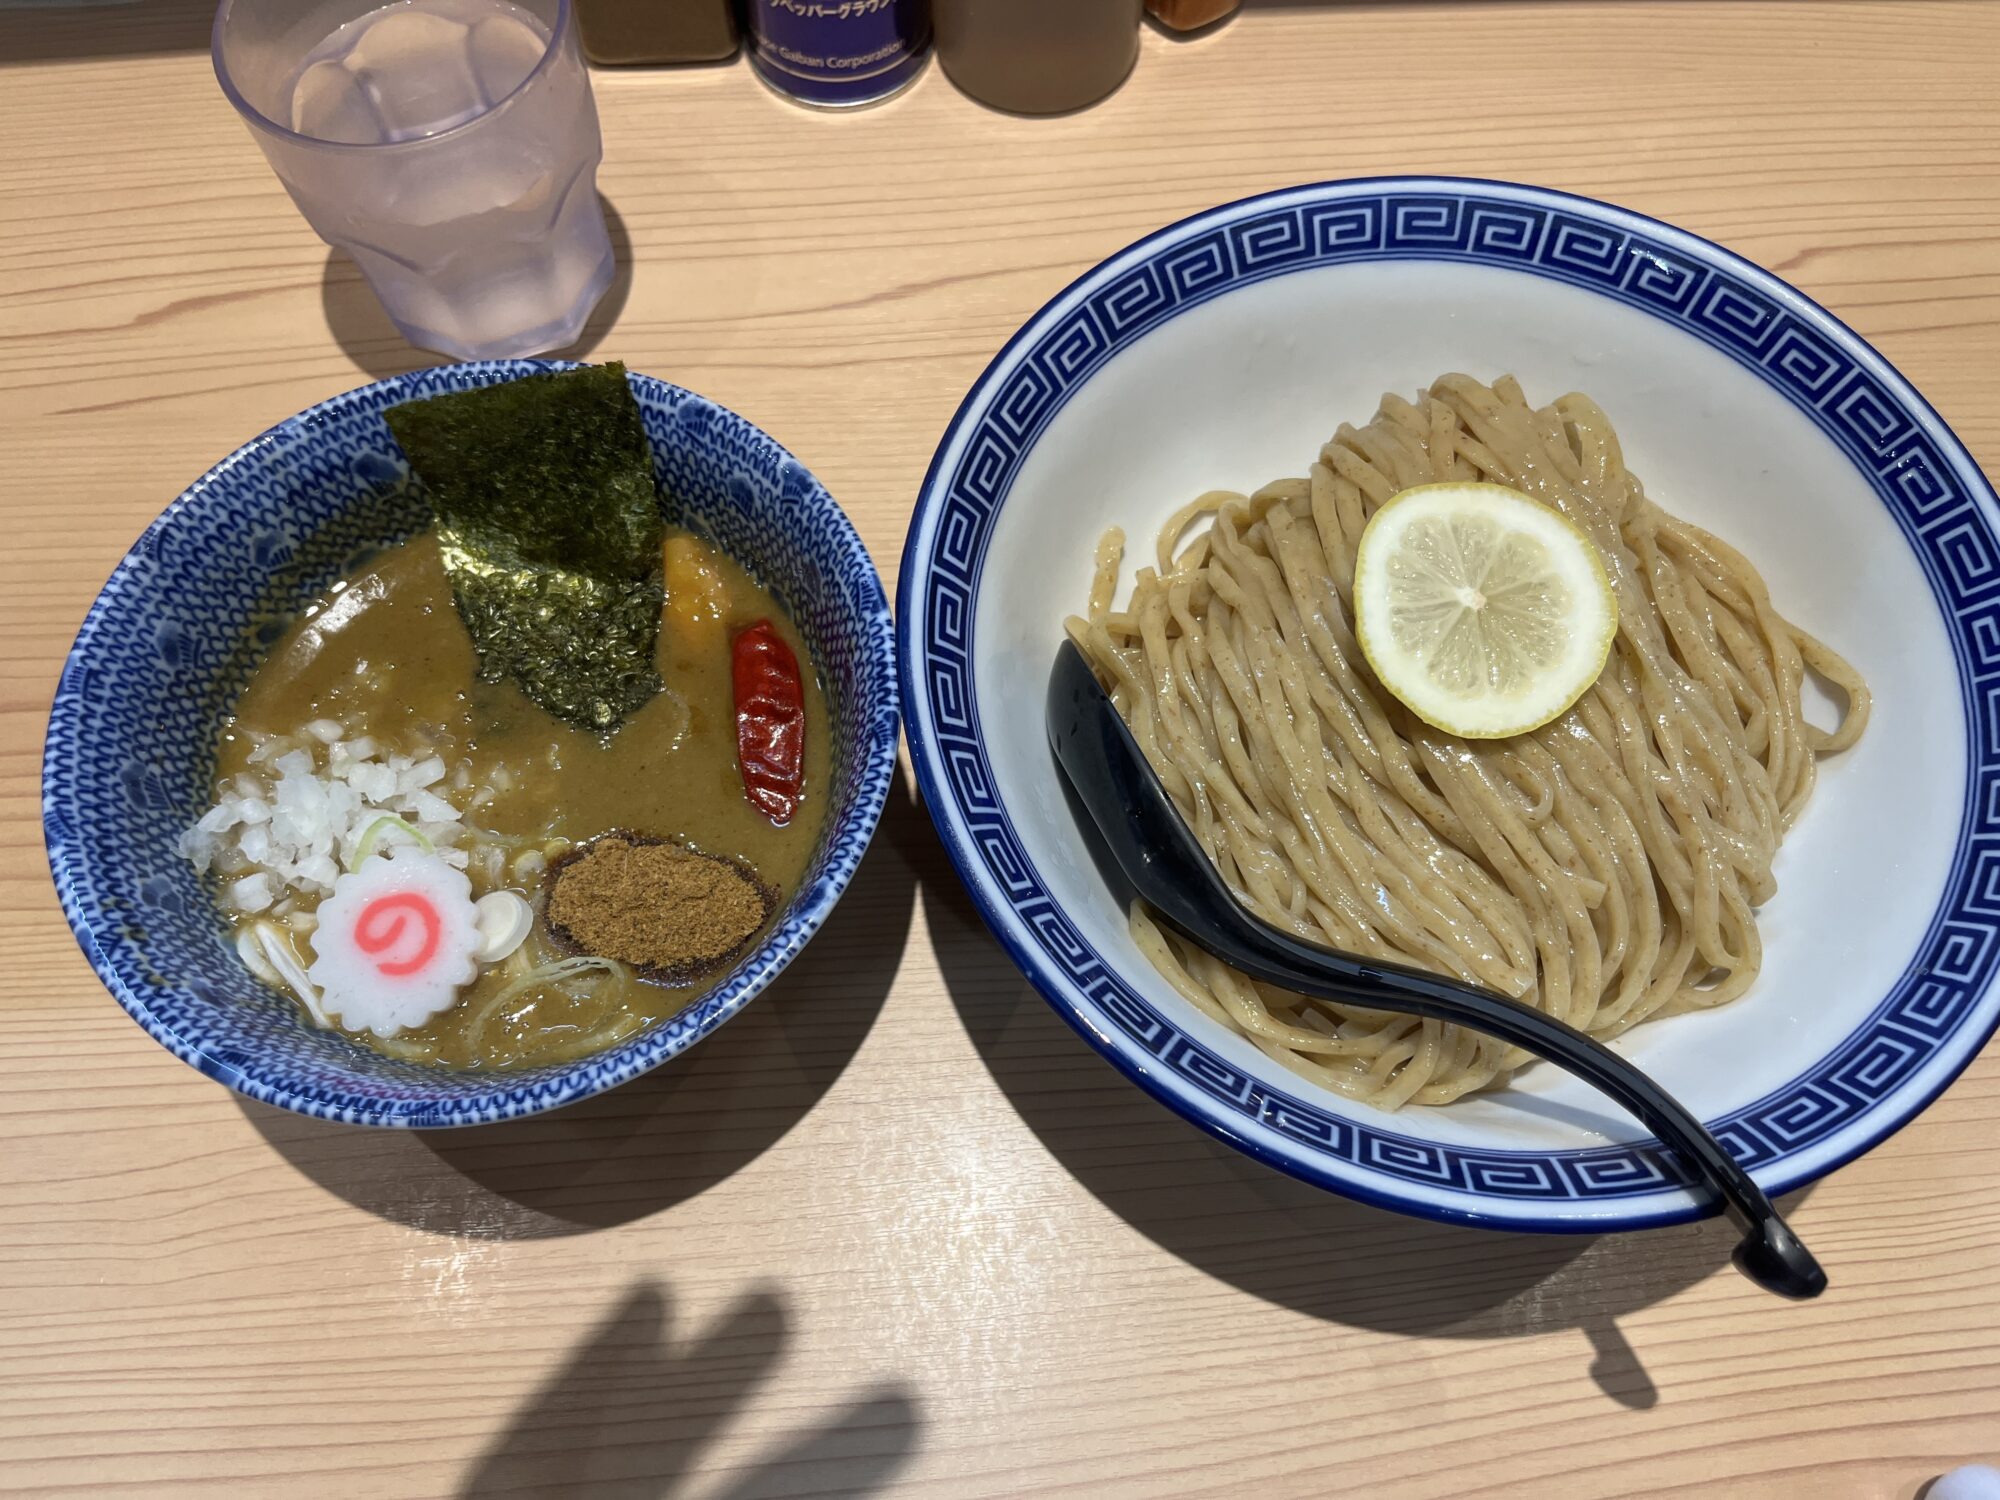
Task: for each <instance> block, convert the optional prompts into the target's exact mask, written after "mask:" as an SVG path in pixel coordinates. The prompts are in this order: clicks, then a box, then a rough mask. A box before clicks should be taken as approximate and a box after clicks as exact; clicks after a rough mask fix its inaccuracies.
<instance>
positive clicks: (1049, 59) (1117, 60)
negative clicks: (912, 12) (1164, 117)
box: [933, 0, 1144, 115]
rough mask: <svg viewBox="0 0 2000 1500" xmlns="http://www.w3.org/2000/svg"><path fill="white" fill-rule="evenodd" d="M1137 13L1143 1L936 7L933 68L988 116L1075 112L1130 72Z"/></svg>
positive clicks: (954, 0)
mask: <svg viewBox="0 0 2000 1500" xmlns="http://www.w3.org/2000/svg"><path fill="white" fill-rule="evenodd" d="M1143 8H1144V0H935V3H934V5H933V11H934V19H935V24H936V27H937V49H938V61H939V62H940V63H942V64H943V65H944V70H945V72H946V73H948V74H949V75H950V76H951V81H952V82H953V83H955V84H957V85H958V86H959V88H960V89H962V90H964V91H965V92H966V93H968V94H970V95H971V96H972V97H973V98H975V99H977V100H979V101H980V102H981V103H982V104H990V105H992V106H993V107H994V108H995V109H1008V110H1013V111H1014V112H1016V113H1017V114H1024V115H1054V114H1061V113H1062V112H1063V111H1064V110H1070V109H1081V108H1083V106H1084V105H1086V104H1094V103H1096V102H1097V101H1098V100H1099V99H1102V98H1103V97H1104V96H1105V95H1106V94H1108V93H1110V92H1111V91H1112V90H1113V89H1115V88H1117V87H1118V85H1119V84H1121V83H1123V82H1124V81H1125V75H1126V74H1127V73H1130V72H1131V71H1132V64H1133V63H1135V62H1136V61H1138V58H1139V19H1140V15H1141V13H1142V11H1143Z"/></svg>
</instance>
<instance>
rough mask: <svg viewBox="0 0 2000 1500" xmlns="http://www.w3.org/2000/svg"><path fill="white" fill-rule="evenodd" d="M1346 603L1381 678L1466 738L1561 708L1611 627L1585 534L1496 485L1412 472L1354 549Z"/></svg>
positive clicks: (1607, 600)
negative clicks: (1429, 478) (1350, 600)
mask: <svg viewBox="0 0 2000 1500" xmlns="http://www.w3.org/2000/svg"><path fill="white" fill-rule="evenodd" d="M1354 614H1355V633H1356V634H1357V635H1358V636H1359V637H1360V639H1361V650H1362V654H1363V655H1365V656H1366V657H1367V658H1368V665H1369V666H1371V667H1373V668H1374V669H1375V675H1376V677H1377V678H1378V679H1380V681H1381V683H1382V686H1384V687H1385V688H1387V689H1388V690H1389V691H1390V692H1392V693H1394V694H1395V695H1396V696H1397V697H1398V698H1400V699H1401V700H1402V701H1403V702H1404V703H1405V704H1407V705H1408V706H1409V708H1410V710H1411V712H1413V713H1415V714H1416V715H1417V717H1418V718H1420V719H1422V720H1423V721H1424V722H1425V723H1427V724H1433V725H1435V726H1436V727H1437V728H1439V729H1442V730H1445V731H1446V732H1447V733H1450V734H1456V735H1460V736H1462V737H1464V738H1466V739H1480V740H1493V739H1502V738H1504V737H1506V736H1507V735H1511V734H1525V733H1526V732H1527V731H1528V730H1530V729H1539V728H1540V727H1541V726H1542V725H1544V724H1546V723H1548V722H1549V720H1551V719H1553V718H1555V717H1557V716H1558V715H1559V714H1561V713H1562V712H1563V710H1565V709H1566V708H1568V707H1569V706H1570V705H1571V704H1572V703H1574V702H1576V700H1577V699H1578V698H1580V697H1582V696H1583V693H1584V690H1585V689H1586V688H1588V687H1589V686H1590V685H1591V684H1592V683H1593V682H1595V681H1596V680H1597V674H1598V673H1599V672H1601V671H1603V670H1604V662H1605V658H1606V657H1607V656H1609V655H1610V653H1611V641H1612V638H1613V637H1614V636H1615V635H1616V634H1617V633H1618V603H1617V600H1616V599H1615V598H1614V597H1613V596H1612V593H1611V580H1610V579H1609V578H1607V577H1606V576H1605V573H1604V560H1603V559H1602V558H1600V557H1599V556H1598V555H1597V548H1596V547H1595V546H1593V545H1592V544H1591V541H1590V539H1589V538H1588V537H1586V536H1585V535H1584V534H1583V533H1582V532H1580V531H1578V530H1577V529H1576V528H1575V527H1574V526H1572V525H1570V523H1569V522H1568V521H1566V520H1564V519H1563V518H1562V517H1561V516H1559V515H1557V514H1556V513H1555V512H1554V511H1552V510H1550V509H1549V508H1548V507H1547V506H1544V505H1538V504H1536V503H1535V502H1534V501H1533V500H1530V499H1529V498H1528V497H1527V496H1526V495H1523V494H1521V493H1520V492H1519V491H1518V490H1510V489H1508V488H1507V487H1506V486H1505V485H1499V484H1462V483H1447V484H1423V485H1418V486H1417V487H1416V488H1415V489H1409V490H1404V491H1403V492H1402V493H1401V494H1400V495H1396V496H1394V497H1393V498H1391V499H1390V500H1389V502H1388V503H1387V504H1385V505H1384V506H1383V507H1382V508H1381V509H1380V510H1378V511H1376V512H1375V515H1374V517H1373V518H1372V519H1371V520H1370V521H1369V522H1368V525H1367V526H1366V527H1365V528H1364V529H1363V530H1362V533H1361V546H1360V549H1359V551H1358V552H1357V554H1356V556H1355V559H1354Z"/></svg>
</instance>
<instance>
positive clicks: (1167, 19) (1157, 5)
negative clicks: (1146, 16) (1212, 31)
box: [1146, 0, 1239, 31]
mask: <svg viewBox="0 0 2000 1500" xmlns="http://www.w3.org/2000/svg"><path fill="white" fill-rule="evenodd" d="M1238 3H1239V0H1146V9H1147V10H1149V11H1151V12H1152V13H1153V19H1154V20H1155V21H1158V22H1159V23H1160V24H1161V25H1162V26H1164V27H1166V28H1167V29H1168V30H1169V31H1199V30H1201V28H1202V27H1204V26H1213V25H1214V24H1215V23H1216V22H1217V21H1220V20H1221V19H1222V18H1223V17H1224V16H1226V15H1230V14H1232V13H1233V12H1234V11H1235V9H1236V7H1237V5H1238Z"/></svg>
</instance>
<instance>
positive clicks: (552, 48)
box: [217, 0, 613, 359]
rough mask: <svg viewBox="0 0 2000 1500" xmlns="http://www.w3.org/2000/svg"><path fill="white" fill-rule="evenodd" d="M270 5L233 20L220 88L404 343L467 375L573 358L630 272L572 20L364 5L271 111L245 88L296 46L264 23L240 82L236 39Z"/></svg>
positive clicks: (529, 12)
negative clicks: (559, 30)
mask: <svg viewBox="0 0 2000 1500" xmlns="http://www.w3.org/2000/svg"><path fill="white" fill-rule="evenodd" d="M257 3H258V0H231V3H230V4H229V5H228V6H227V7H226V8H225V11H224V25H223V27H222V28H220V30H221V31H222V33H223V35H222V43H221V49H220V51H219V54H218V69H217V71H218V73H219V74H220V75H221V76H222V77H223V81H224V85H225V87H226V88H231V91H232V92H233V93H236V92H240V94H241V96H242V97H240V98H239V99H238V101H237V102H238V107H239V108H242V109H243V110H244V113H245V116H246V118H248V119H249V120H250V122H251V124H252V126H253V127H258V129H257V134H258V139H259V143H260V144H261V145H262V146H263V148H264V151H265V154H266V155H267V156H269V157H270V158H271V162H272V165H273V166H275V167H276V168H277V169H278V173H279V175H280V176H281V177H282V178H283V179H284V181H285V185H286V187H287V188H289V189H290V191H291V194H292V197H293V199H294V200H295V201H296V202H297V203H298V205H299V207H300V209H301V210H302V211H303V212H304V213H305V215H306V218H307V219H308V220H310V221H311V223H312V225H313V227H314V228H315V229H317V230H318V231H319V233H320V237H321V238H322V239H325V240H326V241H327V242H328V243H330V244H333V245H337V246H339V247H340V248H341V249H343V250H345V251H346V252H347V253H348V254H349V255H351V256H352V257H353V258H354V261H355V263H356V264H357V265H359V266H360V268H361V270H362V273H363V274H364V275H365V276H366V277H367V278H368V283H369V285H370V286H371V287H372V288H373V289H374V291H375V294H376V296H377V297H379V298H380V299H381V301H382V304H383V306H384V307H385V308H386V309H387V310H388V312H389V315H390V317H391V318H392V319H394V321H395V322H396V325H397V326H398V327H399V328H400V329H401V330H402V331H403V333H404V335H405V336H406V337H407V338H408V339H409V340H410V341H411V342H412V343H415V344H420V345H422V346H423V347H425V348H429V349H437V350H440V351H442V352H444V353H447V354H453V355H456V356H458V357H459V358H462V359H473V358H498V357H503V356H510V355H519V354H533V353H539V352H542V351H544V350H548V349H553V348H559V347H561V346H562V345H564V344H567V343H570V342H573V341H574V340H575V339H576V338H577V337H578V336H579V335H580V334H581V333H582V329H583V323H584V320H585V319H586V318H587V317H588V316H589V313H590V310H591V308H592V307H593V306H595V304H596V303H597V301H598V299H599V298H600V297H602V296H603V294H604V291H605V289H606V287H608V286H609V284H610V281H611V275H612V270H613V264H612V253H611V244H610V240H609V238H608V236H607V235H606V232H605V225H604V215H603V210H602V208H601V207H600V205H599V204H598V201H597V193H596V168H597V162H598V158H599V156H600V155H601V146H600V143H599V138H598V133H597V116H596V111H595V108H594V106H593V103H592V100H591V97H590V82H589V76H588V74H587V73H586V72H585V71H584V68H583V62H582V58H581V55H580V54H579V51H578V48H577V41H576V36H575V32H574V27H573V26H571V25H567V24H565V23H566V22H567V16H566V14H565V12H564V10H563V9H562V7H560V6H559V5H557V4H554V3H552V0H521V3H518V4H516V3H510V0H396V3H393V4H389V5H381V6H377V7H374V8H369V6H368V5H367V3H366V0H360V3H356V4H353V5H352V6H351V7H350V8H348V10H347V14H348V16H349V19H347V20H346V21H345V23H344V24H341V25H339V26H337V27H335V28H334V29H333V30H332V31H331V32H329V33H328V34H326V35H325V36H323V37H321V38H320V39H319V40H318V41H317V43H315V44H313V45H310V46H304V45H303V43H301V44H299V45H300V46H301V47H303V55H301V54H300V52H299V51H296V50H295V51H293V52H292V53H291V56H292V58H294V59H295V61H293V62H292V63H291V65H290V66H288V67H286V68H284V69H283V71H282V72H275V71H272V72H269V74H268V81H267V82H266V83H265V85H264V87H263V89H262V90H261V94H260V92H258V91H254V90H253V88H252V87H250V86H249V85H251V84H253V83H255V82H256V80H255V79H254V78H250V77H248V76H245V77H244V78H242V79H241V80H239V78H238V76H237V73H242V74H244V75H248V74H250V72H251V70H252V67H253V65H255V66H260V67H263V68H265V69H266V70H269V69H271V66H272V65H271V61H270V60H271V59H272V58H273V57H274V55H275V54H276V53H278V52H279V51H280V50H281V49H280V45H279V44H280V43H281V42H283V41H287V40H289V38H290V37H291V36H295V35H296V32H295V31H281V30H279V29H278V24H279V23H277V22H274V23H273V25H272V27H271V28H270V32H271V39H270V40H266V39H265V38H264V37H259V36H255V35H254V34H252V33H251V23H252V20H253V19H254V18H252V17H250V16H248V15H247V14H246V16H245V20H244V30H245V32H246V41H245V44H244V46H243V48H242V55H243V58H244V61H243V63H242V64H241V65H240V67H239V68H237V70H236V71H235V72H232V71H231V67H230V57H229V37H228V35H227V31H228V28H229V26H230V25H231V24H232V21H233V18H234V13H236V12H247V11H248V10H249V9H250V8H251V7H253V6H254V5H256V4H257ZM271 8H272V9H273V10H274V11H280V12H281V11H282V10H283V8H284V7H283V6H282V5H279V4H273V5H272V7H271ZM552 25H562V26H563V28H564V30H563V34H562V35H561V36H560V37H556V38H554V40H553V45H552V29H551V28H552ZM311 36H312V33H308V34H307V37H306V39H305V40H306V41H310V40H311ZM253 43H255V45H253ZM232 86H234V87H232Z"/></svg>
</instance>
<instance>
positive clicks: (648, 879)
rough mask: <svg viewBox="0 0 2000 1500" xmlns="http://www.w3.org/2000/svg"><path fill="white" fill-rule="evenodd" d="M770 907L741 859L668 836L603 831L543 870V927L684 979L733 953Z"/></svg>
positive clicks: (652, 973)
mask: <svg viewBox="0 0 2000 1500" xmlns="http://www.w3.org/2000/svg"><path fill="white" fill-rule="evenodd" d="M776 904H777V892H775V891H773V890H772V889H771V888H770V887H769V886H767V885H765V884H764V883H763V882H762V881H760V880H759V879H758V878H757V876H756V873H755V872H754V871H752V870H751V869H750V868H749V867H748V866H747V865H744V864H741V863H740V862H738V861H736V860H731V859H721V858H718V857H716V856H715V855H712V854H703V853H701V852H700V851H699V850H696V849H690V848H688V847H687V846H686V845H685V844H679V843H675V842H674V841H673V840H671V839H654V838H641V837H639V836H637V835H634V834H627V833H607V834H604V835H603V836H601V837H599V838H596V839H593V840H591V842H589V843H587V844H584V845H582V846H581V847H579V848H577V849H573V850H571V851H570V852H569V853H567V854H565V855H564V856H563V857H562V858H561V859H559V860H557V861H556V862H555V863H554V864H553V865H551V866H550V867H549V905H548V920H549V929H550V931H551V933H552V934H553V935H554V936H555V938H556V940H557V941H558V942H560V943H562V944H563V945H564V946H566V947H570V948H574V949H577V950H578V951H580V952H584V953H594V954H596V955H598V956H599V957H600V958H615V959H617V960H618V961H619V962H620V963H627V964H631V965H632V966H633V967H634V968H636V969H638V970H639V971H640V972H641V973H642V974H643V975H645V977H646V978H648V979H652V980H656V981H659V982H661V983H665V984H685V983H687V982H689V981H690V980H693V979H697V978H699V977H700V976H701V975H702V974H704V973H706V972H707V971H709V970H711V969H714V968H716V967H718V966H719V965H720V964H722V963H723V962H725V961H726V960H728V959H729V958H731V957H733V956H734V955H735V954H736V953H737V951H738V950H740V949H741V948H742V947H743V945H744V944H745V943H747V942H749V941H750V939H751V938H752V937H754V936H755V935H756V933H757V929H758V928H760V927H762V926H763V925H764V922H765V920H766V919H767V918H768V917H769V916H770V915H771V909H772V907H774V906H775V905H776Z"/></svg>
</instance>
